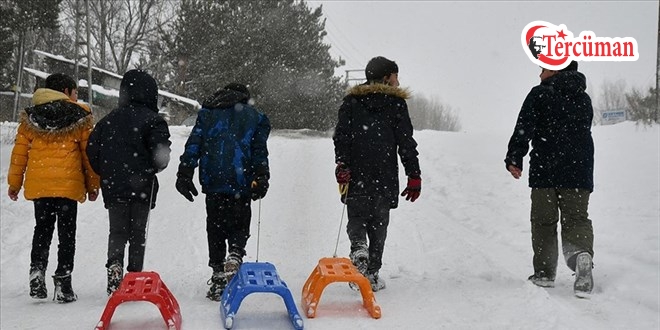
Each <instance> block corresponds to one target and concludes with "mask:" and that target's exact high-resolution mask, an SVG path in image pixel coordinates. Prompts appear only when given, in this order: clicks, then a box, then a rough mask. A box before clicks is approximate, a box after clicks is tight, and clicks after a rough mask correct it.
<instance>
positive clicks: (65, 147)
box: [7, 88, 100, 203]
mask: <svg viewBox="0 0 660 330" xmlns="http://www.w3.org/2000/svg"><path fill="white" fill-rule="evenodd" d="M32 103H33V104H34V106H32V107H29V108H26V109H25V110H22V111H21V115H20V120H19V126H18V131H17V132H16V140H15V142H14V148H13V150H12V153H11V161H10V165H9V173H8V175H7V180H8V182H9V189H11V190H12V191H15V192H19V191H20V190H21V187H23V186H24V187H25V190H24V196H25V199H27V200H33V199H37V198H43V197H64V198H69V199H72V200H76V201H78V202H80V203H82V202H84V201H85V198H86V194H87V193H89V192H98V189H99V186H100V182H99V176H98V175H97V174H96V173H94V171H93V170H92V168H91V166H90V165H89V160H88V159H87V154H86V152H85V150H86V148H87V140H88V138H89V134H90V133H91V131H92V128H93V126H94V121H93V119H92V115H91V111H90V109H89V107H87V106H86V105H83V104H80V103H76V102H73V101H71V100H70V99H69V97H68V96H67V95H66V94H64V93H61V92H58V91H55V90H52V89H47V88H40V89H37V90H36V91H35V93H34V95H33V97H32Z"/></svg>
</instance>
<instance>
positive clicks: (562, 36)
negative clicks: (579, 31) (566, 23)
mask: <svg viewBox="0 0 660 330" xmlns="http://www.w3.org/2000/svg"><path fill="white" fill-rule="evenodd" d="M557 33H558V34H557V39H559V38H562V39H564V40H566V38H564V37H565V36H567V34H566V33H564V30H561V31H557Z"/></svg>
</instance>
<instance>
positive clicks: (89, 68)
mask: <svg viewBox="0 0 660 330" xmlns="http://www.w3.org/2000/svg"><path fill="white" fill-rule="evenodd" d="M85 16H86V17H87V24H86V25H87V95H88V96H87V98H88V100H87V102H88V103H89V107H90V108H91V107H92V94H93V91H92V50H91V48H90V47H89V41H90V40H91V31H90V28H89V0H85Z"/></svg>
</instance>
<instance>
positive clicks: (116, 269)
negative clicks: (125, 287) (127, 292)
mask: <svg viewBox="0 0 660 330" xmlns="http://www.w3.org/2000/svg"><path fill="white" fill-rule="evenodd" d="M123 278H124V266H123V265H122V264H120V263H119V262H114V263H112V264H111V265H110V267H108V288H107V292H108V296H109V295H111V294H112V293H113V292H115V291H116V290H117V289H119V285H120V284H121V280H122V279H123Z"/></svg>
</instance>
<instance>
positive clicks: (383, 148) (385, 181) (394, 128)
mask: <svg viewBox="0 0 660 330" xmlns="http://www.w3.org/2000/svg"><path fill="white" fill-rule="evenodd" d="M408 97H409V95H408V92H407V91H406V90H404V89H401V88H398V87H392V86H389V85H384V84H370V85H367V84H363V85H358V86H355V87H353V88H351V89H350V90H349V92H348V95H347V96H346V97H344V101H343V104H342V105H341V108H340V109H339V120H338V122H337V126H336V128H335V133H334V137H333V140H334V145H335V161H336V162H337V163H344V164H346V165H347V166H348V168H349V169H350V170H351V179H350V183H349V188H348V196H347V198H355V197H359V196H370V197H375V196H380V197H384V198H387V199H388V200H389V201H390V207H391V208H396V207H397V206H398V201H399V164H398V161H397V154H398V155H399V157H400V158H401V163H402V164H403V166H404V169H405V173H406V175H408V176H409V175H415V174H416V175H419V174H421V172H420V169H419V161H418V159H417V155H418V153H417V142H415V139H414V138H413V127H412V123H411V122H410V115H409V114H408V106H407V104H406V98H408Z"/></svg>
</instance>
